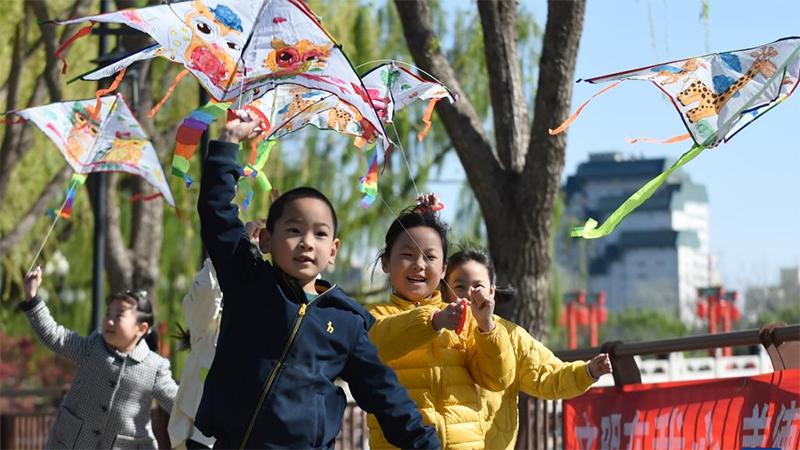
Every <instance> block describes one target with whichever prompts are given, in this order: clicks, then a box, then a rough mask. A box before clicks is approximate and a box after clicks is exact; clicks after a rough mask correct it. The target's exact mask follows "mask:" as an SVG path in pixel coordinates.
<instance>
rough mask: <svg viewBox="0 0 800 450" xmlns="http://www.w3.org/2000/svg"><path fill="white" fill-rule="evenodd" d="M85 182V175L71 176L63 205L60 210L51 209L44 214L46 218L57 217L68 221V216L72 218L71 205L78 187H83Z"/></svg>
mask: <svg viewBox="0 0 800 450" xmlns="http://www.w3.org/2000/svg"><path fill="white" fill-rule="evenodd" d="M85 182H86V175H85V174H80V173H76V174H73V175H72V178H70V180H69V184H68V185H67V186H68V187H67V196H66V198H65V199H64V204H63V205H61V208H60V209H51V210H50V211H48V212H47V213H46V214H47V215H48V216H58V217H62V218H64V219H69V218H70V216H72V203H73V202H74V201H75V192H76V191H77V190H78V188H79V187H81V186H83V183H85Z"/></svg>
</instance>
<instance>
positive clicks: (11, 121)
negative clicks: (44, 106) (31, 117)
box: [0, 117, 25, 125]
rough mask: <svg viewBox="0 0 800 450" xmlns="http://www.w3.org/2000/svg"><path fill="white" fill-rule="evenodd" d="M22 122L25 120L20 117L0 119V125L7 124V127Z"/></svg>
mask: <svg viewBox="0 0 800 450" xmlns="http://www.w3.org/2000/svg"><path fill="white" fill-rule="evenodd" d="M24 121H25V119H23V118H22V117H17V118H16V119H0V123H7V124H9V125H15V124H18V123H22V122H24Z"/></svg>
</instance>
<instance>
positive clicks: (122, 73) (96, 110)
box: [89, 67, 128, 122]
mask: <svg viewBox="0 0 800 450" xmlns="http://www.w3.org/2000/svg"><path fill="white" fill-rule="evenodd" d="M127 70H128V68H127V67H125V68H123V69H122V70H120V71H119V73H118V74H117V77H116V78H114V82H113V83H111V86H109V87H108V89H99V90H98V91H97V92H95V93H94V98H96V99H97V102H96V103H95V104H94V111H92V115H91V116H89V121H90V122H96V121H97V119H98V118H99V117H100V109H101V108H102V107H103V98H102V97H103V96H104V95H106V94H108V93H111V92H114V91H115V90H117V88H118V87H119V84H120V83H121V82H122V78H123V77H125V72H127Z"/></svg>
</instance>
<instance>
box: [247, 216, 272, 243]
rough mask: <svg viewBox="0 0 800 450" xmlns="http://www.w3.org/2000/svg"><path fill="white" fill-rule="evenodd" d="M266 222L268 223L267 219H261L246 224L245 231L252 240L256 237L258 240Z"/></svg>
mask: <svg viewBox="0 0 800 450" xmlns="http://www.w3.org/2000/svg"><path fill="white" fill-rule="evenodd" d="M266 223H267V221H266V219H259V220H254V221H252V222H247V223H246V224H244V232H245V233H247V238H248V239H250V240H253V239H255V240H256V241H258V238H259V234H260V233H259V231H261V229H262V228H264V225H265V224H266Z"/></svg>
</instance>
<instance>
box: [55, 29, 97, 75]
mask: <svg viewBox="0 0 800 450" xmlns="http://www.w3.org/2000/svg"><path fill="white" fill-rule="evenodd" d="M94 24H95V22H91V23H90V24H89V25H86V26H85V27H83V28H81V29H80V30H78V32H77V33H75V35H73V36H72V37H71V38H69V39H67V42H64V45H62V46H61V47H59V48H58V50H56V53H55V55H54V56H55V57H56V58H58V59H60V60H61V62H62V63H64V67H62V68H61V75H64V74H66V73H67V60H66V59H65V58H64V57H63V56H62V55H61V54H62V53H64V51H66V50H67V49H68V48H69V47H70V45H72V44H73V43H74V42H75V41H77V40H78V39H79V38H82V37H84V36H86V35H87V34H89V33H91V32H92V27H94Z"/></svg>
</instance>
